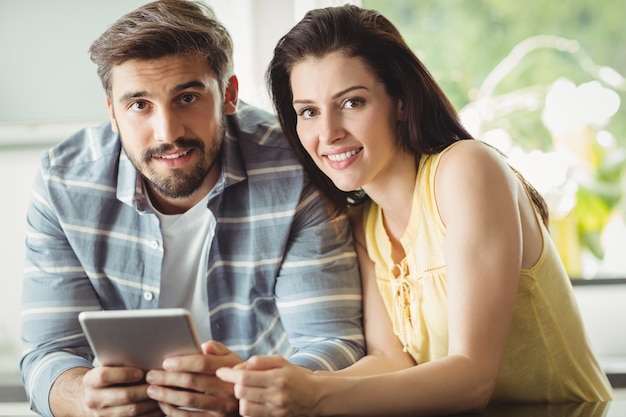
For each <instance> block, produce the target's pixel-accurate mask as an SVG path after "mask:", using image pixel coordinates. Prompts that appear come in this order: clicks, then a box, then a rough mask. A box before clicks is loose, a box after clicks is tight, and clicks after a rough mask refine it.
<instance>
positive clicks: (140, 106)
mask: <svg viewBox="0 0 626 417" xmlns="http://www.w3.org/2000/svg"><path fill="white" fill-rule="evenodd" d="M147 106H148V104H147V103H146V102H145V101H136V102H134V103H133V104H132V105H131V108H133V109H134V110H144V109H145V108H146V107H147Z"/></svg>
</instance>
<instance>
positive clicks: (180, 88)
mask: <svg viewBox="0 0 626 417" xmlns="http://www.w3.org/2000/svg"><path fill="white" fill-rule="evenodd" d="M188 88H200V89H203V90H204V89H206V88H207V85H206V84H205V83H203V82H202V81H198V80H192V81H189V82H186V83H183V84H179V85H177V86H176V87H174V88H172V90H171V92H172V93H179V92H181V91H184V90H187V89H188Z"/></svg>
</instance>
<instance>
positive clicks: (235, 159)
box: [21, 0, 364, 416]
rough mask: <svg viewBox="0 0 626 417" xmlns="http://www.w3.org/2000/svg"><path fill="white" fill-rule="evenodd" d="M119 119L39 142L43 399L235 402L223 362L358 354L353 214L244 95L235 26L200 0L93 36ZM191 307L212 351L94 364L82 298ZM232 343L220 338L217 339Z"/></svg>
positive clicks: (34, 306)
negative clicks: (331, 200)
mask: <svg viewBox="0 0 626 417" xmlns="http://www.w3.org/2000/svg"><path fill="white" fill-rule="evenodd" d="M90 52H91V57H92V60H93V61H94V62H95V63H96V64H97V66H98V74H99V76H100V78H101V80H102V83H103V86H104V89H105V91H106V95H107V106H108V109H109V114H110V123H107V124H104V125H102V126H99V127H96V128H88V129H85V130H82V131H80V132H78V133H76V134H75V135H73V136H72V137H70V138H68V139H67V140H65V141H63V142H61V143H60V144H58V145H57V146H55V147H54V148H52V149H51V150H50V151H48V152H47V153H46V154H45V155H44V156H43V158H42V166H41V170H40V172H39V175H38V177H37V179H36V182H35V187H34V191H33V198H32V202H31V206H30V208H29V211H28V226H29V230H28V234H27V239H26V246H27V248H26V249H27V262H26V263H27V264H26V270H25V276H24V287H23V298H24V299H23V342H24V354H23V356H22V360H21V368H22V374H23V379H24V384H25V387H26V391H27V393H28V396H29V398H30V401H31V404H32V407H33V409H34V410H36V411H37V412H38V413H40V414H42V415H56V416H62V415H68V416H72V415H74V416H85V415H145V416H148V415H162V414H167V415H169V416H176V415H185V413H188V412H189V411H186V408H187V407H193V408H198V409H204V410H210V411H213V412H214V413H215V414H211V415H227V414H230V413H234V412H235V411H236V409H237V402H236V400H235V398H234V395H233V388H232V385H230V384H226V383H223V382H220V381H219V380H218V379H217V378H216V377H215V375H214V373H215V370H216V369H217V368H220V367H222V366H233V365H235V364H237V363H239V362H241V361H242V359H244V358H248V357H250V356H251V355H256V354H279V355H283V356H286V357H289V359H290V360H291V361H292V362H293V363H296V364H299V365H302V366H304V367H307V368H310V369H312V370H318V369H319V370H322V369H339V368H342V367H345V366H347V365H349V364H351V363H352V362H354V361H355V360H356V359H358V358H359V357H361V356H362V355H363V353H364V346H363V336H362V328H361V295H360V282H359V277H358V267H357V263H356V255H355V253H354V250H353V246H352V239H351V234H350V229H349V223H348V220H347V219H346V217H344V216H335V215H333V214H332V213H330V211H329V208H328V206H327V205H326V204H325V203H324V200H323V199H322V198H321V197H320V195H319V194H318V191H317V190H316V189H315V188H314V187H313V186H312V184H311V182H310V181H309V179H308V178H307V177H306V176H305V174H304V171H303V170H302V168H301V166H300V165H299V164H298V162H297V159H296V157H295V156H294V154H293V152H292V150H291V148H290V147H289V145H288V144H287V142H286V141H285V140H284V138H283V137H282V135H281V133H280V132H279V131H278V130H277V125H276V124H275V122H274V119H273V118H272V117H271V116H270V115H269V114H267V113H265V112H262V111H260V110H258V109H255V108H252V107H250V106H247V105H245V104H243V103H239V104H238V97H237V94H238V85H237V78H236V77H235V76H234V75H233V64H232V42H231V39H230V37H229V35H228V33H227V31H226V30H225V28H224V27H223V26H222V25H221V24H220V23H219V22H217V21H216V19H215V17H214V15H213V14H212V11H211V10H210V9H208V8H207V7H206V6H204V5H202V4H200V3H193V2H191V1H186V0H163V1H157V2H153V3H150V4H147V5H144V6H142V7H140V8H139V9H137V10H136V11H134V12H131V13H129V14H128V15H126V16H124V17H122V18H121V19H120V20H118V21H117V22H116V23H115V24H114V25H113V26H112V27H110V28H109V29H108V30H107V31H106V32H105V33H104V34H102V36H101V37H100V38H99V39H97V40H96V41H95V42H94V44H93V45H92V47H91V49H90ZM164 307H185V308H188V309H189V310H190V311H191V312H192V314H193V316H194V321H195V324H196V326H197V327H198V331H199V334H200V336H201V339H202V340H205V341H207V342H206V343H204V344H203V347H202V348H203V354H198V355H189V356H180V357H176V358H172V359H171V360H167V361H166V362H165V363H164V370H151V371H149V372H145V371H142V370H138V369H133V368H125V367H117V368H114V367H102V366H100V367H95V368H94V367H93V365H92V361H93V353H92V352H91V350H90V349H89V346H88V344H87V341H86V339H85V337H84V335H83V333H82V331H81V329H80V326H79V322H78V320H77V316H78V314H79V313H80V312H81V311H84V310H100V309H107V310H108V309H149V308H164ZM220 342H221V343H220Z"/></svg>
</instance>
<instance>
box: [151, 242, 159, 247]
mask: <svg viewBox="0 0 626 417" xmlns="http://www.w3.org/2000/svg"><path fill="white" fill-rule="evenodd" d="M152 249H159V242H158V241H157V240H155V241H153V242H152Z"/></svg>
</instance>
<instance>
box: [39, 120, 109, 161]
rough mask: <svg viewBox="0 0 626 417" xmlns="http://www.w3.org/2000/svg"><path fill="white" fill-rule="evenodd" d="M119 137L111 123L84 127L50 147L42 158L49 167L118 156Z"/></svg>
mask: <svg viewBox="0 0 626 417" xmlns="http://www.w3.org/2000/svg"><path fill="white" fill-rule="evenodd" d="M120 149H121V145H120V141H119V137H118V135H117V134H116V133H114V132H113V130H112V129H111V123H108V122H107V123H102V124H100V125H97V126H90V127H85V128H83V129H81V130H78V131H77V132H75V133H74V134H72V135H70V136H69V137H68V138H66V139H64V140H62V141H61V142H59V143H57V144H56V145H54V146H53V147H51V148H50V149H49V150H48V151H47V152H46V153H45V154H44V160H47V163H48V164H49V166H50V167H70V166H76V165H83V164H86V163H92V162H94V161H97V160H101V159H103V158H106V157H107V156H114V157H115V159H117V158H118V157H119V153H120Z"/></svg>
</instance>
